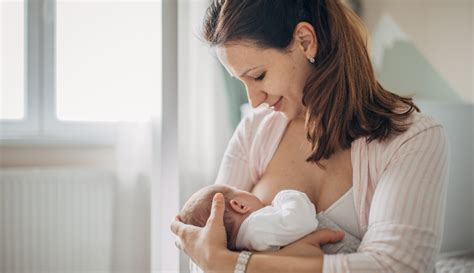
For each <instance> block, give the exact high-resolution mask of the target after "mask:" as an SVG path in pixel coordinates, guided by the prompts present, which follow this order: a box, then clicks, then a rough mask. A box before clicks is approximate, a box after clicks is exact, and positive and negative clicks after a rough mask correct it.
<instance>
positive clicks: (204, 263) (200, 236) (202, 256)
mask: <svg viewBox="0 0 474 273" xmlns="http://www.w3.org/2000/svg"><path fill="white" fill-rule="evenodd" d="M224 209H225V203H224V196H223V195H222V194H221V193H216V195H214V198H213V201H212V208H211V214H210V216H209V219H208V220H207V223H206V226H204V227H203V228H199V227H196V226H192V225H186V224H184V223H183V222H181V219H179V217H176V219H175V221H173V223H171V231H173V233H174V234H176V235H177V236H178V237H179V239H180V240H179V241H177V242H176V246H177V247H178V248H179V249H181V250H183V251H184V252H185V253H186V254H187V255H188V256H189V257H190V258H191V259H192V260H193V261H194V262H195V263H196V264H197V265H198V266H199V267H200V268H202V269H203V270H204V271H206V272H207V271H208V270H212V269H211V264H210V262H211V258H212V261H213V264H212V267H213V268H217V267H220V268H222V266H223V265H216V264H215V263H216V262H218V261H221V260H223V259H216V258H218V257H219V256H221V255H222V256H224V255H225V254H226V252H230V251H229V250H228V249H227V239H226V232H225V226H224Z"/></svg>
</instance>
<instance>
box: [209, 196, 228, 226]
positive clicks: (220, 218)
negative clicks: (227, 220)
mask: <svg viewBox="0 0 474 273" xmlns="http://www.w3.org/2000/svg"><path fill="white" fill-rule="evenodd" d="M224 211H225V200H224V195H222V193H220V192H218V193H216V194H215V195H214V198H213V199H212V207H211V215H210V216H209V219H208V220H207V224H208V225H217V226H224Z"/></svg>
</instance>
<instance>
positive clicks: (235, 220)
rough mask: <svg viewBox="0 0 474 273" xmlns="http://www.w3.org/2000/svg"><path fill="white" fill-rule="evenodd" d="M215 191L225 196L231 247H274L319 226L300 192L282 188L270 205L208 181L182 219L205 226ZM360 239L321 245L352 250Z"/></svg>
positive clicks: (327, 223)
mask: <svg viewBox="0 0 474 273" xmlns="http://www.w3.org/2000/svg"><path fill="white" fill-rule="evenodd" d="M218 192H220V193H222V194H223V195H224V199H225V212H224V225H225V229H226V234H227V247H228V248H229V249H230V250H242V249H247V250H254V251H275V250H278V249H280V247H283V246H286V245H288V244H290V243H292V242H294V241H296V240H298V239H300V238H302V237H304V236H306V235H307V234H309V233H311V232H313V231H315V230H316V229H317V228H318V227H321V225H320V221H318V218H317V217H316V209H315V207H314V204H313V203H312V202H311V201H310V200H309V198H308V196H307V195H306V194H305V193H303V192H300V191H296V190H283V191H281V192H279V193H278V194H277V195H276V196H275V198H274V199H273V201H272V205H271V206H265V205H264V204H263V203H262V202H261V201H260V199H258V197H257V196H255V195H253V194H252V193H249V192H246V191H242V190H238V189H236V188H233V187H229V186H225V185H211V186H208V187H205V188H203V189H201V190H199V191H198V192H196V193H195V194H193V195H192V196H191V198H190V199H189V200H188V201H187V202H186V204H185V205H184V207H183V209H182V210H181V213H180V218H181V220H182V221H183V222H184V223H186V224H191V225H195V226H199V227H203V226H205V225H206V222H207V219H208V218H209V215H210V212H211V204H212V198H213V196H214V194H216V193H218ZM320 220H321V219H320ZM322 222H324V223H325V225H324V227H329V228H333V229H338V228H337V226H335V225H333V224H332V223H330V220H328V219H326V218H325V219H322ZM346 236H347V234H346ZM344 241H345V242H344ZM343 242H344V243H343ZM347 242H349V243H347ZM359 243H360V241H359V240H358V239H357V238H355V237H350V238H345V239H344V240H343V241H342V242H340V243H337V244H331V245H332V246H330V245H325V246H323V251H324V252H326V253H341V252H342V253H348V252H354V251H355V250H356V249H357V246H358V244H359Z"/></svg>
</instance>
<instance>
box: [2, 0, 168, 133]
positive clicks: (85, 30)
mask: <svg viewBox="0 0 474 273" xmlns="http://www.w3.org/2000/svg"><path fill="white" fill-rule="evenodd" d="M0 3H1V5H0V12H1V17H0V18H1V19H0V22H1V28H0V30H1V32H0V37H1V40H0V41H1V42H0V51H1V58H0V59H1V65H0V84H1V85H0V88H1V90H0V94H1V97H0V98H1V110H0V138H1V139H22V138H29V139H40V138H43V139H48V138H54V139H55V141H57V140H58V139H63V140H72V141H79V142H83V141H84V140H85V141H86V142H90V141H92V142H96V141H95V140H99V139H100V141H98V142H104V140H106V139H110V138H111V137H113V134H114V130H115V126H116V125H115V124H116V122H118V121H146V120H148V119H150V118H151V117H154V116H158V115H159V113H160V105H161V102H160V98H161V74H162V71H161V56H162V52H161V31H162V30H161V7H162V2H161V1H160V0H146V1H134V0H124V1H114V0H36V1H24V0H22V1H12V0H0Z"/></svg>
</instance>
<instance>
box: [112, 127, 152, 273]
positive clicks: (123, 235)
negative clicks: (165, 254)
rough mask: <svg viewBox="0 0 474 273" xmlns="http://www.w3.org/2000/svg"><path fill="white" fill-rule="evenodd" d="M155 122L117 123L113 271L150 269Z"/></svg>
mask: <svg viewBox="0 0 474 273" xmlns="http://www.w3.org/2000/svg"><path fill="white" fill-rule="evenodd" d="M154 124H155V123H154V122H152V121H150V122H123V123H120V124H119V125H118V126H117V134H116V136H117V139H116V144H115V161H116V162H115V163H116V170H115V172H116V177H117V182H118V183H117V184H116V187H115V195H114V196H115V200H114V209H113V219H114V220H113V221H114V223H113V231H112V238H113V239H112V244H113V246H112V262H111V263H112V265H111V267H112V268H111V270H112V272H127V273H128V272H130V273H131V272H137V273H142V272H143V273H145V272H150V266H151V260H150V256H151V253H150V249H151V245H150V244H151V233H150V232H151V228H150V226H151V221H150V219H151V206H150V188H151V182H152V181H155V180H156V179H154V177H153V175H155V173H156V172H155V171H154V168H156V167H155V165H154V158H155V155H154V152H155V151H156V149H155V147H154V145H156V141H154V138H155V137H156V135H155V134H154V131H155V130H154Z"/></svg>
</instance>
